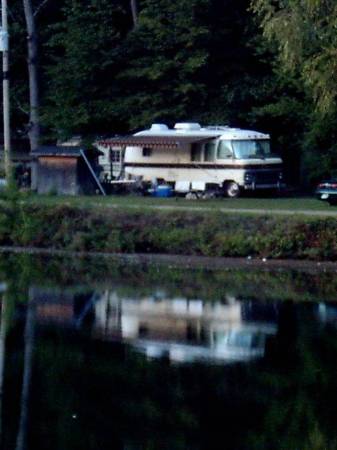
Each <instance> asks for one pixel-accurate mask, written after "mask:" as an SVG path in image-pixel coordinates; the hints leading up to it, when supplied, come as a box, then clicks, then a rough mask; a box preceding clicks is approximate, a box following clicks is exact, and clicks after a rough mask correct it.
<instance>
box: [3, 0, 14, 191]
mask: <svg viewBox="0 0 337 450" xmlns="http://www.w3.org/2000/svg"><path fill="white" fill-rule="evenodd" d="M1 18H2V23H1V25H2V26H1V35H0V37H1V39H0V51H2V77H3V78H2V90H3V118H4V119H3V123H4V160H5V173H6V180H7V185H8V186H9V185H10V184H11V182H12V165H11V139H10V121H9V57H8V56H9V55H8V49H9V45H8V20H7V0H1Z"/></svg>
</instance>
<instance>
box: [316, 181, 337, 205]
mask: <svg viewBox="0 0 337 450" xmlns="http://www.w3.org/2000/svg"><path fill="white" fill-rule="evenodd" d="M315 194H316V197H317V198H318V199H319V200H323V201H326V202H328V203H329V204H330V205H337V178H336V179H333V180H326V181H322V182H321V183H320V184H319V185H318V186H317V189H316V193H315Z"/></svg>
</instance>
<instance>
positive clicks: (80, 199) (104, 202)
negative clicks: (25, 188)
mask: <svg viewBox="0 0 337 450" xmlns="http://www.w3.org/2000/svg"><path fill="white" fill-rule="evenodd" d="M25 201H26V202H27V203H30V204H38V205H42V204H43V205H46V206H55V205H68V206H74V207H75V206H76V207H81V208H82V207H83V208H97V207H103V208H111V207H118V208H152V207H167V208H174V209H181V208H184V209H187V208H188V209H191V210H192V209H196V208H198V209H212V210H221V209H225V210H227V209H228V210H229V209H230V210H236V209H247V210H264V211H266V212H268V211H275V210H280V211H285V210H289V211H294V212H300V211H303V210H310V211H312V212H314V213H319V212H322V213H324V212H328V213H330V214H331V213H335V214H336V215H337V208H336V207H330V206H329V205H328V204H327V203H326V202H322V201H319V200H317V199H316V198H315V197H314V196H306V197H304V196H302V197H293V196H284V197H282V196H281V197H275V196H274V197H250V196H245V197H241V198H236V199H230V198H225V197H222V198H216V199H208V200H206V199H199V200H197V201H191V200H187V199H185V198H184V197H171V198H156V197H142V196H137V195H113V196H106V197H102V196H56V195H54V196H52V195H36V194H30V195H28V196H27V197H26V199H25Z"/></svg>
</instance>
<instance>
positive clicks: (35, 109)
mask: <svg viewBox="0 0 337 450" xmlns="http://www.w3.org/2000/svg"><path fill="white" fill-rule="evenodd" d="M43 3H45V2H43ZM23 8H24V13H25V20H26V26H27V45H28V77H29V105H30V113H29V126H28V135H29V141H30V149H31V151H34V150H36V148H37V147H38V145H39V140H40V120H39V107H40V101H39V80H38V66H37V64H38V43H37V30H36V24H35V14H34V11H33V5H32V1H31V0H23Z"/></svg>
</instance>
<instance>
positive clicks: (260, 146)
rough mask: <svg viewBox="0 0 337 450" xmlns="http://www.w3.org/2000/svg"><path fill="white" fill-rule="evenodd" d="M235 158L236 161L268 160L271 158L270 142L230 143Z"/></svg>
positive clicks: (247, 141) (260, 140) (246, 141)
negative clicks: (248, 159)
mask: <svg viewBox="0 0 337 450" xmlns="http://www.w3.org/2000/svg"><path fill="white" fill-rule="evenodd" d="M232 145H233V150H234V154H235V157H236V158H238V159H247V158H268V157H271V156H273V155H272V154H271V151H270V142H269V141H268V140H266V139H264V140H262V139H259V140H245V141H232Z"/></svg>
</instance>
